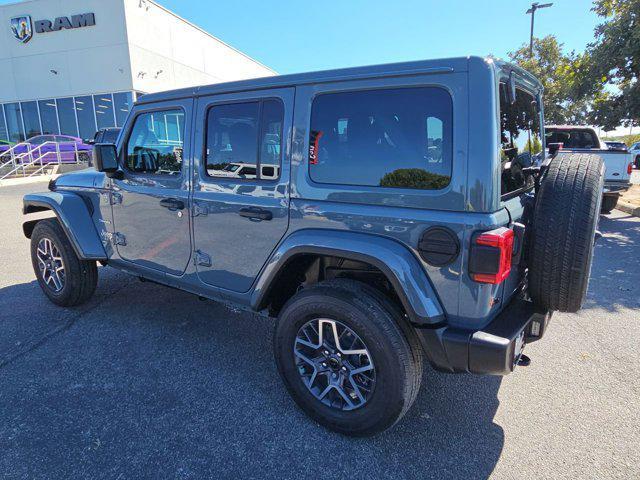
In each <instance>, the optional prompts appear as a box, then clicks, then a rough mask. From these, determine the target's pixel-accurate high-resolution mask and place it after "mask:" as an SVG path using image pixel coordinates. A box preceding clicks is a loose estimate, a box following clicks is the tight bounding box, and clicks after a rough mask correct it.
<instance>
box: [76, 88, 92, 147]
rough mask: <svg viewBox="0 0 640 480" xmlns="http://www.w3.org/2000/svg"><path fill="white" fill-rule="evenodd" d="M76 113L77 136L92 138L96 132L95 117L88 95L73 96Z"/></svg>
mask: <svg viewBox="0 0 640 480" xmlns="http://www.w3.org/2000/svg"><path fill="white" fill-rule="evenodd" d="M75 105H76V115H77V117H78V130H79V131H80V132H79V133H80V135H79V137H80V138H82V139H83V140H84V139H87V138H93V136H94V135H95V133H96V130H97V128H96V117H95V116H94V113H93V99H92V98H91V97H90V96H86V97H75Z"/></svg>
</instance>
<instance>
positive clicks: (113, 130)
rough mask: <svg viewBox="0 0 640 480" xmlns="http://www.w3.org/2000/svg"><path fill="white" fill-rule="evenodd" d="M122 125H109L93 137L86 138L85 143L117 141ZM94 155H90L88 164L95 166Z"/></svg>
mask: <svg viewBox="0 0 640 480" xmlns="http://www.w3.org/2000/svg"><path fill="white" fill-rule="evenodd" d="M121 130H122V128H120V127H107V128H101V129H100V130H98V131H97V132H96V133H95V135H94V136H93V138H92V139H90V140H86V141H85V143H87V144H89V145H95V144H96V143H116V141H117V140H118V135H120V131H121ZM92 159H93V156H90V157H89V162H88V165H89V166H90V167H91V166H93V161H92Z"/></svg>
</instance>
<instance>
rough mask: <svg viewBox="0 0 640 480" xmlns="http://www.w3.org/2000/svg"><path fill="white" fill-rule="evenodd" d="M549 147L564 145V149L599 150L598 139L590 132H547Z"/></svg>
mask: <svg viewBox="0 0 640 480" xmlns="http://www.w3.org/2000/svg"><path fill="white" fill-rule="evenodd" d="M545 138H546V140H547V145H549V144H550V143H562V146H563V147H564V148H598V146H599V142H598V137H596V135H595V133H594V132H592V131H590V130H568V129H567V130H565V129H562V130H554V129H547V130H546V132H545Z"/></svg>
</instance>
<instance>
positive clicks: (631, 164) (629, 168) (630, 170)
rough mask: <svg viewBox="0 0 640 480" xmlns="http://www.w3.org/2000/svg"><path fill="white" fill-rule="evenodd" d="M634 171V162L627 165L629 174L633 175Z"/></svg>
mask: <svg viewBox="0 0 640 480" xmlns="http://www.w3.org/2000/svg"><path fill="white" fill-rule="evenodd" d="M632 173H633V163H630V164H629V165H627V175H631V174H632Z"/></svg>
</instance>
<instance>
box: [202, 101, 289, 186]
mask: <svg viewBox="0 0 640 480" xmlns="http://www.w3.org/2000/svg"><path fill="white" fill-rule="evenodd" d="M283 118H284V107H283V105H282V102H280V101H279V100H275V99H267V100H263V101H259V102H243V103H232V104H224V105H215V106H213V107H211V108H210V109H209V113H208V115H207V150H206V172H207V175H209V176H211V177H226V178H244V179H255V178H259V179H263V180H275V179H277V178H278V177H279V176H280V165H281V157H282V123H283Z"/></svg>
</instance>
